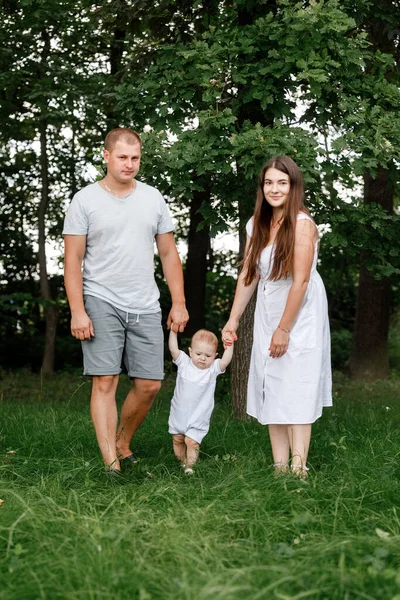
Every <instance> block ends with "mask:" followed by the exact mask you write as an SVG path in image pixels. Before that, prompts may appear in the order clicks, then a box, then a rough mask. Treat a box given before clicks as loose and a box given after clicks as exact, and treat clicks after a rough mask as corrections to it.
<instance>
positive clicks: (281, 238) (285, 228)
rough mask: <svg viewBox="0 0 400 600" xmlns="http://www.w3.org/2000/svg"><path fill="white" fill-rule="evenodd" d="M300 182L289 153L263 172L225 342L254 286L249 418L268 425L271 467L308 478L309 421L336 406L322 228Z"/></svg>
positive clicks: (229, 339) (233, 335)
mask: <svg viewBox="0 0 400 600" xmlns="http://www.w3.org/2000/svg"><path fill="white" fill-rule="evenodd" d="M303 196H304V189H303V178H302V175H301V172H300V170H299V168H298V167H297V165H296V163H295V162H293V160H292V159H290V158H289V157H287V156H279V157H276V158H273V159H271V160H270V161H269V162H268V163H267V164H266V165H265V166H264V168H263V169H262V171H261V174H260V179H259V185H258V190H257V200H256V206H255V210H254V214H253V217H252V218H251V219H250V221H249V222H248V223H247V226H246V231H247V242H246V248H245V254H244V260H243V269H242V271H241V273H240V275H239V278H238V283H237V288H236V294H235V299H234V302H233V306H232V310H231V314H230V318H229V321H228V322H227V324H226V325H225V327H224V329H223V331H222V339H223V342H224V345H225V346H226V345H229V344H230V343H232V341H233V340H235V339H236V331H237V328H238V325H239V319H240V317H241V315H242V314H243V311H244V310H245V308H246V306H247V304H248V302H249V300H250V298H251V296H252V294H253V292H254V289H255V288H256V286H257V285H258V292H257V305H256V310H255V315H254V339H253V349H252V354H251V363H250V372H249V381H248V395H247V413H248V414H249V415H251V416H253V417H255V418H257V419H258V421H259V422H260V423H261V424H263V425H267V424H268V427H269V435H270V439H271V446H272V453H273V459H274V467H275V469H277V470H286V469H288V468H289V460H290V455H291V465H290V466H291V469H292V470H293V471H294V472H295V473H296V474H298V475H299V476H302V477H305V476H306V475H307V471H308V468H307V466H306V463H307V455H308V449H309V445H310V438H311V424H312V423H313V422H314V421H316V420H317V419H318V418H319V417H320V416H321V414H322V408H323V406H331V405H332V394H331V387H332V380H331V365H330V335H329V322H328V309H327V301H326V293H325V288H324V284H323V282H322V279H321V277H320V275H319V274H318V273H317V270H316V266H317V258H318V241H319V236H318V230H317V227H316V225H315V223H314V221H313V219H312V218H311V216H310V213H309V211H308V209H307V208H306V207H305V206H304V202H303Z"/></svg>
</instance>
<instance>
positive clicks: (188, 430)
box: [168, 350, 225, 444]
mask: <svg viewBox="0 0 400 600" xmlns="http://www.w3.org/2000/svg"><path fill="white" fill-rule="evenodd" d="M173 363H174V364H175V365H176V366H177V367H178V374H177V377H176V385H175V390H174V395H173V397H172V401H171V411H170V414H169V421H168V431H169V433H172V434H176V433H183V434H184V435H187V436H188V437H190V438H192V440H195V441H196V442H198V443H199V444H201V441H202V439H203V438H204V436H205V435H206V434H207V433H208V430H209V428H210V418H211V413H212V411H213V408H214V392H215V386H216V383H217V377H218V375H221V374H222V373H225V371H221V367H220V359H219V358H217V359H216V360H214V362H213V364H212V365H211V367H209V368H208V369H199V368H198V367H196V366H195V365H194V364H193V362H192V360H191V358H190V357H189V356H188V355H187V354H185V352H182V350H180V352H179V356H178V358H177V359H176V360H174V361H173Z"/></svg>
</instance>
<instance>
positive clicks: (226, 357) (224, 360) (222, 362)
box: [219, 342, 234, 371]
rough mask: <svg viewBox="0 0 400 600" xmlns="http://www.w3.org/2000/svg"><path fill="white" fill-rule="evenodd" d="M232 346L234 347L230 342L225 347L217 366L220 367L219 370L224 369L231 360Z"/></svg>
mask: <svg viewBox="0 0 400 600" xmlns="http://www.w3.org/2000/svg"><path fill="white" fill-rule="evenodd" d="M233 347H234V343H233V342H232V345H231V346H227V347H226V349H225V352H224V353H223V355H222V357H221V359H220V361H219V366H220V368H221V371H225V369H226V367H227V366H228V365H229V363H230V362H231V360H232V356H233Z"/></svg>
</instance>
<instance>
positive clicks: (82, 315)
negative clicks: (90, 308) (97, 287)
mask: <svg viewBox="0 0 400 600" xmlns="http://www.w3.org/2000/svg"><path fill="white" fill-rule="evenodd" d="M71 334H72V336H73V337H74V338H76V339H77V340H81V341H82V342H83V341H84V340H91V339H92V337H94V327H93V323H92V321H91V320H90V319H89V317H88V315H87V313H86V312H85V311H83V312H79V313H73V314H72V317H71Z"/></svg>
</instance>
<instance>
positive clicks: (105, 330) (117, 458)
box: [63, 128, 188, 475]
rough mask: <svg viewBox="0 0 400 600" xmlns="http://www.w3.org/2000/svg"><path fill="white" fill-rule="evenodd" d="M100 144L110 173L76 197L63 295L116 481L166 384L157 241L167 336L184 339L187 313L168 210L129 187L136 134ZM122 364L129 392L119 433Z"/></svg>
mask: <svg viewBox="0 0 400 600" xmlns="http://www.w3.org/2000/svg"><path fill="white" fill-rule="evenodd" d="M104 146H105V149H104V160H105V162H106V165H107V175H106V176H105V177H104V179H102V180H101V181H98V182H96V183H93V184H91V185H88V186H87V187H85V188H83V189H82V190H80V191H79V192H78V193H77V194H76V195H75V196H74V198H73V200H72V202H71V205H70V207H69V209H68V213H67V215H66V217H65V223H64V230H63V234H64V243H65V288H66V291H67V297H68V302H69V306H70V310H71V333H72V335H73V336H74V337H75V338H77V339H78V340H81V342H82V350H83V358H84V373H85V375H91V376H92V378H93V379H92V394H91V401H90V410H91V416H92V420H93V425H94V429H95V432H96V436H97V441H98V444H99V447H100V450H101V454H102V457H103V460H104V463H105V465H106V467H107V469H108V470H109V471H110V472H111V473H112V474H116V475H118V472H119V471H120V470H121V465H129V464H131V463H134V462H136V458H135V456H134V455H133V454H132V452H131V450H130V447H129V444H130V441H131V439H132V437H133V434H134V433H135V431H136V430H137V428H138V427H139V425H140V424H141V423H142V421H143V420H144V418H145V417H146V415H147V413H148V411H149V409H150V407H151V405H152V403H153V400H154V398H155V396H156V394H157V392H158V390H159V389H160V386H161V380H162V379H163V334H162V327H161V311H160V305H159V301H158V299H159V291H158V288H157V286H156V283H155V280H154V241H155V242H156V245H157V248H158V252H159V255H160V259H161V263H162V268H163V272H164V276H165V278H166V281H167V284H168V287H169V290H170V293H171V299H172V308H171V311H170V314H169V316H168V320H167V326H168V328H169V327H171V324H172V328H173V330H174V331H180V332H182V331H183V330H184V328H185V325H186V323H187V321H188V313H187V310H186V306H185V298H184V292H183V275H182V266H181V262H180V259H179V255H178V251H177V249H176V246H175V242H174V238H173V233H172V232H173V224H172V221H171V217H170V215H169V212H168V209H167V206H166V204H165V201H164V199H163V197H162V196H161V194H160V193H159V192H158V191H157V190H156V189H155V188H153V187H150V186H148V185H145V184H144V183H142V182H140V181H136V179H135V177H136V175H137V173H138V171H139V167H140V156H141V139H140V137H139V135H138V134H137V133H136V132H134V131H132V130H131V129H125V128H119V129H113V130H112V131H110V132H109V133H108V135H107V136H106V139H105V144H104ZM82 261H83V262H84V267H83V273H82ZM122 359H123V360H124V363H125V365H126V368H127V371H128V375H129V377H131V378H132V379H133V387H132V389H131V391H130V392H129V394H128V395H127V397H126V399H125V402H124V404H123V407H122V410H121V417H120V424H119V427H118V431H117V424H118V414H117V408H116V401H115V394H116V390H117V386H118V377H119V373H120V372H121V362H122Z"/></svg>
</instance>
